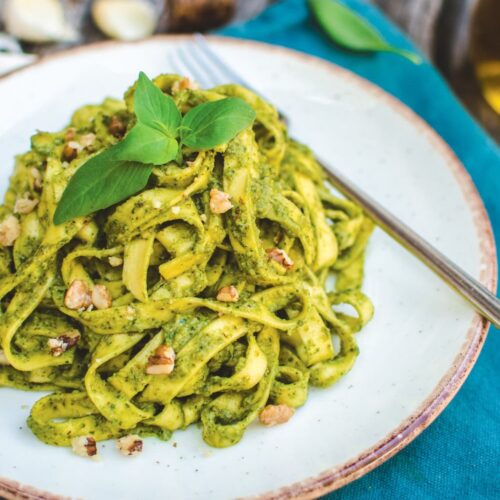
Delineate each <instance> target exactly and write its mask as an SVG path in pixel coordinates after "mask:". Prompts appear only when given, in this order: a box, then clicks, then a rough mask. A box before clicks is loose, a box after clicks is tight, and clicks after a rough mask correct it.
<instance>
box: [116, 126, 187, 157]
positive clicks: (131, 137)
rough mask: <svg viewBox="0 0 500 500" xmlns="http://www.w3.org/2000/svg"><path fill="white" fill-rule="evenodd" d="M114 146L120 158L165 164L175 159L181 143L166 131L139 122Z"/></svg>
mask: <svg viewBox="0 0 500 500" xmlns="http://www.w3.org/2000/svg"><path fill="white" fill-rule="evenodd" d="M114 148H115V149H116V158H117V159H119V160H124V161H137V162H140V163H152V164H153V165H163V164H165V163H167V162H169V161H171V160H173V159H175V157H176V156H177V151H178V149H179V145H178V143H177V141H176V140H175V139H173V138H172V137H169V136H168V135H166V134H165V132H163V131H159V130H158V129H156V128H152V127H148V126H147V125H143V124H142V123H137V124H136V125H135V126H134V128H133V129H132V130H131V131H130V132H129V133H128V134H127V135H126V137H125V139H123V141H121V142H119V143H118V144H117V145H116V146H114Z"/></svg>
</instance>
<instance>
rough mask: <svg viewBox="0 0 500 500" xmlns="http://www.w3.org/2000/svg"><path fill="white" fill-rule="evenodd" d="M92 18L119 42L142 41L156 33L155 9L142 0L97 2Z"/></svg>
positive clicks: (104, 31)
mask: <svg viewBox="0 0 500 500" xmlns="http://www.w3.org/2000/svg"><path fill="white" fill-rule="evenodd" d="M92 17H93V19H94V22H95V23H96V25H97V26H98V28H99V29H100V30H101V31H102V32H103V33H104V34H106V35H108V36H109V37H111V38H116V39H118V40H127V41H133V40H140V39H141V38H145V37H147V36H149V35H152V34H153V33H154V31H155V28H156V24H157V21H158V19H157V16H156V13H155V9H154V7H153V6H152V5H151V4H150V3H148V2H145V1H142V0H96V1H95V2H94V4H93V5H92Z"/></svg>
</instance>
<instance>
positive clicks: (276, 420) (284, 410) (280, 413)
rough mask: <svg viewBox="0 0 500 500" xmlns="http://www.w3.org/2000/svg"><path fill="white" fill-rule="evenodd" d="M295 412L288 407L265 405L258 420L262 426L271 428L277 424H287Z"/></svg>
mask: <svg viewBox="0 0 500 500" xmlns="http://www.w3.org/2000/svg"><path fill="white" fill-rule="evenodd" d="M294 413H295V410H294V409H293V408H291V407H290V406H288V405H267V406H266V407H265V408H264V409H263V410H262V411H261V412H260V415H259V420H260V423H261V424H262V425H266V426H268V427H271V426H273V425H277V424H284V423H285V422H288V421H289V420H290V419H291V418H292V416H293V414H294Z"/></svg>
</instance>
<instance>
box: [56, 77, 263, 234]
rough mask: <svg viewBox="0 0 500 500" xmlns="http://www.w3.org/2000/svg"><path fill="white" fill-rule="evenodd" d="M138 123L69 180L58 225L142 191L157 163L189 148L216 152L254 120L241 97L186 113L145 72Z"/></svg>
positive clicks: (138, 92)
mask: <svg viewBox="0 0 500 500" xmlns="http://www.w3.org/2000/svg"><path fill="white" fill-rule="evenodd" d="M134 112H135V116H136V118H137V123H136V124H135V125H134V127H133V128H132V129H131V130H130V132H129V133H128V134H127V135H126V136H125V138H124V139H123V140H122V141H120V142H118V143H117V144H115V145H114V146H112V147H111V148H108V149H106V150H104V151H102V152H101V153H99V154H97V155H95V156H93V157H92V158H90V159H89V160H87V162H85V163H84V164H83V165H82V166H81V167H80V168H79V169H78V170H77V171H76V173H75V174H74V175H73V177H72V178H71V179H70V181H69V183H68V185H67V186H66V189H65V190H64V193H63V195H62V197H61V200H60V201H59V204H58V205H57V208H56V211H55V213H54V224H62V223H63V222H66V221H68V220H71V219H73V218H74V217H80V216H85V215H88V214H91V213H93V212H95V211H97V210H102V209H104V208H108V207H110V206H112V205H114V204H115V203H118V202H120V201H122V200H124V199H125V198H128V197H129V196H131V195H133V194H135V193H137V192H139V191H141V190H142V189H144V188H145V187H146V185H147V182H148V180H149V176H150V175H151V172H152V170H153V166H154V165H164V164H165V163H168V162H170V161H172V160H175V159H177V158H179V155H180V149H181V146H182V145H183V144H184V145H185V146H187V147H188V148H190V149H192V150H194V151H202V150H204V149H211V148H214V147H216V146H219V145H220V144H224V143H226V142H228V141H230V140H231V139H232V138H234V137H235V136H236V135H237V134H238V133H239V132H241V131H242V130H243V129H245V128H247V127H248V126H250V125H251V124H252V123H253V121H254V120H255V111H254V110H253V109H252V107H251V106H250V105H249V104H247V103H246V102H245V101H243V100H242V99H239V98H236V97H228V98H225V99H220V100H218V101H212V102H207V103H204V104H200V105H199V106H196V107H194V108H192V109H191V110H189V111H188V112H187V113H186V114H185V115H184V116H182V115H181V113H180V111H179V109H178V108H177V106H176V104H175V101H174V100H173V99H172V97H170V96H169V95H167V94H164V93H163V92H162V91H161V89H159V88H158V87H157V86H156V85H155V84H154V83H153V82H152V81H151V80H150V79H149V78H148V77H147V76H146V75H145V74H144V73H142V72H141V73H140V74H139V80H138V82H137V87H136V89H135V93H134Z"/></svg>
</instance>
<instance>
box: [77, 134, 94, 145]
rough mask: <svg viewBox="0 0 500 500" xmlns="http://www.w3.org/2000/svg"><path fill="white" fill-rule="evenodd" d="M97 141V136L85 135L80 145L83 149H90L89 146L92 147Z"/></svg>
mask: <svg viewBox="0 0 500 500" xmlns="http://www.w3.org/2000/svg"><path fill="white" fill-rule="evenodd" d="M95 139H96V137H95V134H92V133H89V134H85V135H82V136H81V137H80V144H81V145H82V147H83V148H88V147H89V146H92V144H94V142H95Z"/></svg>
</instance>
